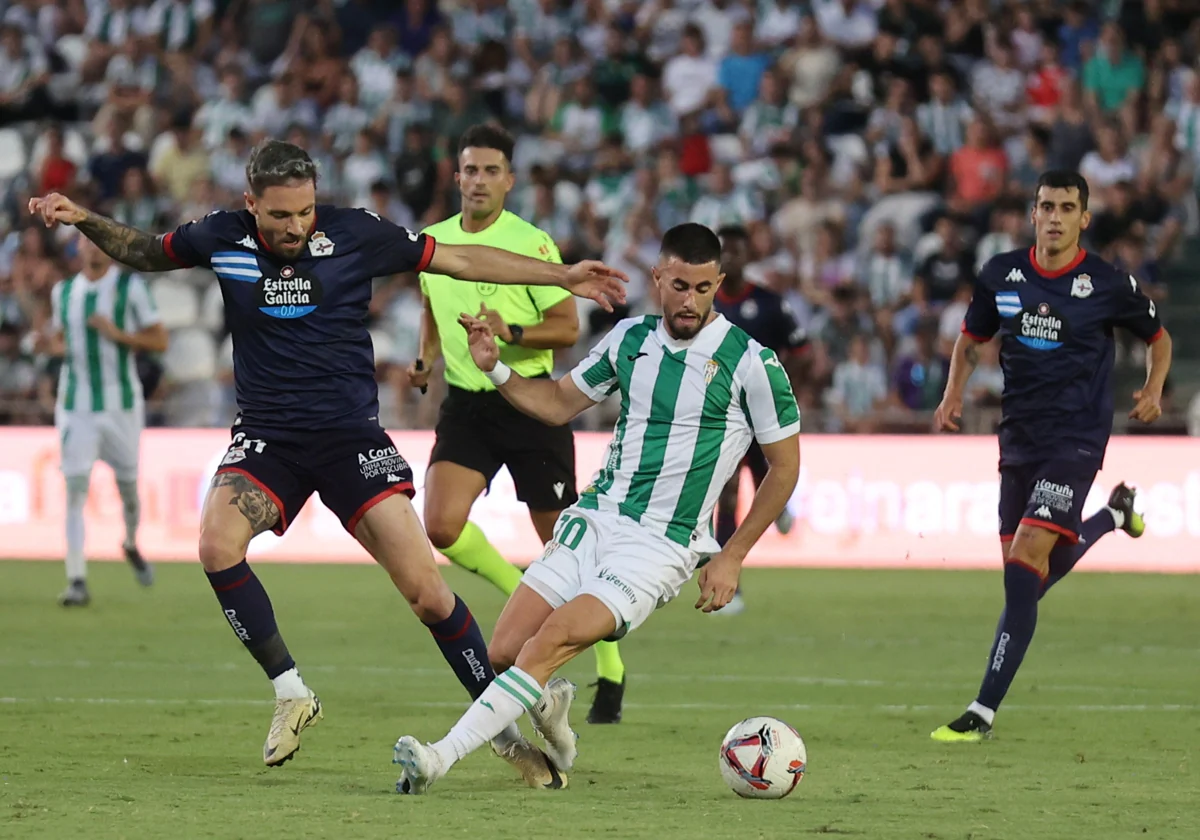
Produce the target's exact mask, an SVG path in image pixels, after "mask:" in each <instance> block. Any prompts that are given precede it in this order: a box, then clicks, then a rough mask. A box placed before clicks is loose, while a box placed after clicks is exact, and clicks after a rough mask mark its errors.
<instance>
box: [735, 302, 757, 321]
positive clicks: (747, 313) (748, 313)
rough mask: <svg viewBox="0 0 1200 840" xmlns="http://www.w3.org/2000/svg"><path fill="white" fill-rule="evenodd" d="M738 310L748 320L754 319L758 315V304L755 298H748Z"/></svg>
mask: <svg viewBox="0 0 1200 840" xmlns="http://www.w3.org/2000/svg"><path fill="white" fill-rule="evenodd" d="M738 311H739V313H740V314H741V316H742V317H743V318H745V319H746V320H747V321H750V320H753V319H754V318H757V317H758V304H757V303H756V302H754V301H753V300H748V301H746V302H745V303H743V304H742V307H741V309H740V310H738Z"/></svg>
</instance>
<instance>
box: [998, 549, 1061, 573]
mask: <svg viewBox="0 0 1200 840" xmlns="http://www.w3.org/2000/svg"><path fill="white" fill-rule="evenodd" d="M1005 562H1006V563H1018V564H1020V565H1022V566H1024V567H1026V568H1028V569H1032V570H1033V571H1035V572H1037V573H1038V574H1040V575H1041V576H1042V577H1045V576H1046V575H1047V574H1048V573H1049V572H1050V554H1049V552H1047V551H1042V550H1041V549H1040V547H1038V546H1035V545H1030V544H1029V543H1028V542H1026V541H1024V540H1013V542H1012V543H1011V544H1010V546H1009V549H1008V556H1007V557H1006V558H1005Z"/></svg>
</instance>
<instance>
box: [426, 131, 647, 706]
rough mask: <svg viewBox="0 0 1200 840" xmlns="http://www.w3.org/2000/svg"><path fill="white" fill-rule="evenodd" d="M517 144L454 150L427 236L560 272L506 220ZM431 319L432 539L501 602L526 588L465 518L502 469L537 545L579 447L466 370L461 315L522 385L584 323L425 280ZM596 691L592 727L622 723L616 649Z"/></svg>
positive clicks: (489, 290)
mask: <svg viewBox="0 0 1200 840" xmlns="http://www.w3.org/2000/svg"><path fill="white" fill-rule="evenodd" d="M512 152H513V140H512V137H511V136H510V135H509V134H508V133H507V132H506V131H504V129H502V128H499V127H496V126H491V125H476V126H473V127H472V128H470V129H468V130H467V131H466V132H465V133H464V134H463V136H462V138H461V139H460V140H459V147H458V172H456V173H455V181H456V182H457V183H458V187H459V191H460V193H461V195H462V212H461V213H458V214H456V215H454V216H452V217H451V218H449V219H446V220H445V221H442V222H438V223H437V224H435V225H432V226H430V227H429V228H427V229H426V230H425V231H424V232H425V234H426V235H428V236H432V237H433V238H434V239H436V240H437V241H438V242H439V243H441V244H443V245H447V244H455V245H471V244H474V245H491V246H492V247H495V248H502V249H504V250H506V251H512V252H513V253H516V254H524V255H525V256H527V257H531V258H533V259H538V260H546V261H549V262H554V263H561V262H562V258H561V257H560V256H559V253H558V247H557V246H556V245H555V244H554V240H553V239H551V238H550V235H549V234H547V233H546V232H544V231H542V230H539V229H538V228H536V227H534V226H533V225H531V224H529V223H528V222H526V221H524V220H523V219H521V218H520V217H519V216H516V215H514V214H512V213H510V212H509V211H507V210H505V209H504V201H505V198H506V197H507V196H508V193H509V192H510V191H511V190H512V188H513V183H514V176H513V172H512ZM421 293H422V295H423V296H424V303H425V308H424V316H423V318H422V322H421V354H420V358H419V360H418V361H417V362H415V363H414V364H413V366H412V368H411V369H410V370H409V372H408V375H409V380H410V382H411V383H412V384H413V386H414V387H425V386H426V385H427V384H428V382H429V375H430V373H431V372H432V369H433V365H434V363H435V362H436V361H437V359H438V358H439V357H441V358H444V359H445V363H446V369H445V378H446V384H447V385H448V386H449V394H448V395H447V397H446V401H445V402H444V403H442V408H441V412H440V414H439V416H438V422H437V430H436V442H435V443H434V445H433V452H432V454H431V455H430V457H429V470H428V472H427V473H426V474H425V530H426V532H428V534H429V539H430V541H431V542H432V543H433V544H434V546H435V547H437V549H438V550H439V551H441V552H442V553H443V554H445V555H446V556H447V557H448V558H450V560H452V561H453V562H454V563H456V564H457V565H459V566H461V567H463V568H464V569H467V570H468V571H471V572H474V573H475V574H477V575H480V576H481V577H483V578H485V579H487V580H488V581H490V582H491V583H492V584H493V585H494V586H496V587H497V588H498V589H499V590H500V591H501V592H503V593H504V594H505V595H512V593H513V591H514V590H515V589H516V588H517V584H519V583H520V582H521V570H520V569H518V568H517V567H516V566H514V565H513V564H512V563H510V562H508V561H507V560H505V559H504V557H502V556H501V555H500V552H499V551H497V550H496V548H495V547H494V546H493V545H492V544H491V543H490V542H488V538H487V536H486V535H485V534H484V533H483V531H482V530H481V529H480V528H479V526H478V525H476V524H475V523H473V522H470V521H468V519H467V517H468V516H469V515H470V513H471V506H472V505H473V504H475V500H476V499H478V498H479V495H480V494H481V493H483V492H484V491H485V490H487V489H488V488H489V487H490V486H491V483H492V479H493V478H495V476H496V473H497V472H498V471H499V470H500V468H501V467H507V468H508V472H509V474H510V475H511V476H512V480H513V484H514V485H515V487H516V491H517V499H519V500H520V501H521V502H524V503H525V504H526V505H528V507H529V516H530V519H532V520H533V527H534V529H535V530H536V531H537V535H538V539H539V540H541V542H542V544H543V545H544V544H545V543H548V542H549V541H550V539H551V537H552V536H553V533H554V523H555V522H556V521H557V520H558V515H559V514H560V513H561V512H562V511H563V509H564V508H566V507H569V506H570V505H572V504H574V503H575V501H576V499H578V498H579V494H578V493H577V492H576V487H577V486H578V485H577V483H576V480H575V436H574V434H573V433H572V432H571V428H570V427H569V426H565V425H564V426H549V425H547V424H545V423H542V422H541V421H540V420H537V419H536V418H533V417H530V416H529V415H527V414H523V413H522V412H520V411H518V410H517V409H516V408H514V407H513V406H512V404H510V403H509V402H508V401H507V400H506V399H504V397H502V396H501V395H500V394H499V393H497V392H496V387H495V386H494V385H492V383H491V382H490V381H489V380H488V378H487V377H486V376H484V374H483V373H482V372H480V370H479V368H478V367H476V366H475V363H474V362H473V361H472V360H471V351H470V349H469V348H468V346H467V333H466V331H465V330H463V328H462V327H461V326H459V323H458V319H459V316H460V315H461V314H462V313H463V312H467V313H470V314H472V315H476V316H477V317H478V318H479V319H480V320H482V321H486V322H487V324H488V326H489V327H490V328H491V330H492V333H493V334H494V335H495V336H496V338H497V339H498V340H499V341H500V357H501V359H502V360H503V361H504V363H505V364H506V365H508V366H509V367H510V368H512V369H513V370H515V371H516V372H517V373H519V374H521V375H522V376H524V377H527V378H531V379H534V378H548V377H549V376H550V374H551V373H553V372H554V350H556V349H558V348H561V347H572V346H574V344H575V342H576V341H578V340H579V314H578V312H577V310H576V308H575V300H574V299H573V298H572V297H571V293H570V292H568V291H566V290H565V289H561V288H557V287H553V286H542V287H538V286H497V285H496V284H495V283H489V282H483V283H463V282H460V281H458V280H455V279H454V278H452V277H447V276H445V275H442V274H436V273H433V272H429V271H425V272H422V274H421ZM596 671H597V688H596V697H595V700H594V702H593V704H592V709H591V711H590V713H589V714H588V722H589V723H618V722H619V721H620V719H621V701H622V698H623V694H624V690H625V665H624V663H623V662H622V661H621V656H620V653H619V652H618V650H617V645H616V643H615V642H601V643H600V644H598V645H597V646H596Z"/></svg>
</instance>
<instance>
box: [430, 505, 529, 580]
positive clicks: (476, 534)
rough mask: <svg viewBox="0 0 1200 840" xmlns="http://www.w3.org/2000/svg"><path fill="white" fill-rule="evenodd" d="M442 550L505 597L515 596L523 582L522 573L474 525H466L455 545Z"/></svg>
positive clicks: (457, 563) (471, 523) (456, 563)
mask: <svg viewBox="0 0 1200 840" xmlns="http://www.w3.org/2000/svg"><path fill="white" fill-rule="evenodd" d="M441 551H442V554H445V555H446V556H447V557H448V558H450V561H451V562H452V563H454V564H455V565H458V566H462V567H463V568H464V569H466V570H467V571H468V572H474V573H475V574H477V575H479V576H480V577H482V578H484V579H485V580H488V581H490V582H491V584H492V585H493V586H495V587H496V588H497V589H499V590H500V591H501V592H503V593H504V594H505V595H511V594H513V591H514V590H515V589H516V588H517V584H519V583H520V582H521V570H520V569H518V568H517V567H516V566H514V565H513V564H512V563H509V562H508V561H507V560H505V559H504V558H503V557H502V556H501V555H500V552H499V551H497V550H496V547H495V546H493V545H492V544H491V543H490V542H488V538H487V537H486V536H484V533H483V531H481V530H480V529H479V526H478V525H476V524H475V523H474V522H468V523H467V524H466V526H465V527H464V528H463V529H462V533H461V534H459V535H458V539H457V540H455V541H454V545H451V546H448V547H446V548H443V549H442V550H441Z"/></svg>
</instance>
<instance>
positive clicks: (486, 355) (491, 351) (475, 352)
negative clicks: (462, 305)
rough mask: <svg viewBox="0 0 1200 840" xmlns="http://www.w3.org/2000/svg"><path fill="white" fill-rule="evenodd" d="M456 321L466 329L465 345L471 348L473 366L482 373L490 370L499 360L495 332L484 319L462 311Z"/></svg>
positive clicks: (498, 348)
mask: <svg viewBox="0 0 1200 840" xmlns="http://www.w3.org/2000/svg"><path fill="white" fill-rule="evenodd" d="M458 323H460V324H462V327H463V329H464V330H466V331H467V346H468V347H469V348H470V350H471V359H472V360H473V361H474V362H475V366H476V367H477V368H479V369H480V370H481V371H483V372H484V373H488V372H490V371H491V370H492V369H493V368H495V367H496V362H498V361H500V347H499V346H498V345H497V344H496V334H495V333H494V332H492V328H491V327H489V326H488V325H487V322H486V321H481V320H479V319H478V318H476V317H474V316H471V315H468V314H467V313H465V312H463V313H462V314H460V315H459V316H458Z"/></svg>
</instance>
